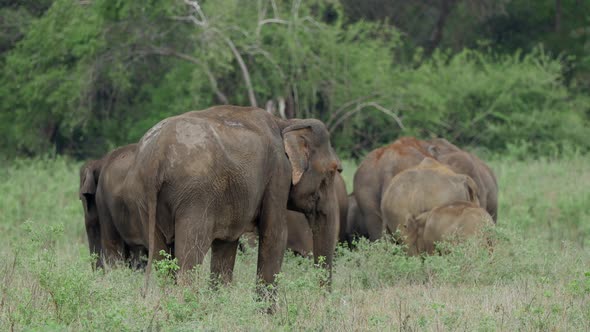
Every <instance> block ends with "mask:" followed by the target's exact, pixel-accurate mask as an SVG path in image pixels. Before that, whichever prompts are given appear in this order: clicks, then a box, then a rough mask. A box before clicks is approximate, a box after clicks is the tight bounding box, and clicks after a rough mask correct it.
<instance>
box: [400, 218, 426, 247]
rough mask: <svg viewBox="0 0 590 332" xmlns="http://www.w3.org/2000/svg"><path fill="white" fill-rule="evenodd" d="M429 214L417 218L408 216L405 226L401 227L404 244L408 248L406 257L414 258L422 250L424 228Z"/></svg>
mask: <svg viewBox="0 0 590 332" xmlns="http://www.w3.org/2000/svg"><path fill="white" fill-rule="evenodd" d="M429 213H430V211H427V212H424V213H421V214H420V215H418V216H417V217H414V216H412V215H410V214H408V215H407V216H406V222H405V224H403V225H402V227H404V228H405V234H406V237H405V239H404V243H406V245H407V246H408V255H410V256H416V255H418V254H419V253H420V252H422V251H423V250H424V241H423V236H424V226H425V225H426V220H427V218H428V214H429Z"/></svg>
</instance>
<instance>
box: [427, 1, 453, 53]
mask: <svg viewBox="0 0 590 332" xmlns="http://www.w3.org/2000/svg"><path fill="white" fill-rule="evenodd" d="M456 3H457V0H441V1H440V14H439V16H438V20H437V21H436V24H435V26H434V30H433V31H432V34H431V35H430V40H429V41H428V44H427V45H426V49H425V54H426V56H427V57H430V56H431V55H432V53H434V51H435V50H436V49H437V48H438V46H439V45H440V42H441V41H442V39H443V34H444V30H445V24H446V23H447V19H448V17H449V15H450V14H451V12H452V11H453V8H454V6H455V4H456Z"/></svg>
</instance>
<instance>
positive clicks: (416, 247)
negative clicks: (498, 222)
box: [406, 201, 494, 255]
mask: <svg viewBox="0 0 590 332" xmlns="http://www.w3.org/2000/svg"><path fill="white" fill-rule="evenodd" d="M492 225H494V222H493V220H492V216H490V214H489V213H488V212H487V211H486V210H485V209H483V208H481V207H479V206H478V205H477V204H475V203H473V202H467V201H458V202H452V203H449V204H446V205H443V206H439V207H436V208H434V209H432V210H430V211H428V212H425V213H422V214H420V215H419V216H417V217H411V216H408V220H407V222H406V228H407V231H406V233H407V234H408V236H407V237H406V244H407V245H408V253H409V254H410V255H417V254H421V253H424V252H425V253H428V254H433V253H434V252H435V244H436V243H437V242H442V241H448V240H452V239H457V240H462V239H465V238H467V237H469V236H476V235H478V234H480V233H481V232H482V230H484V229H485V227H489V226H492ZM488 244H489V241H488Z"/></svg>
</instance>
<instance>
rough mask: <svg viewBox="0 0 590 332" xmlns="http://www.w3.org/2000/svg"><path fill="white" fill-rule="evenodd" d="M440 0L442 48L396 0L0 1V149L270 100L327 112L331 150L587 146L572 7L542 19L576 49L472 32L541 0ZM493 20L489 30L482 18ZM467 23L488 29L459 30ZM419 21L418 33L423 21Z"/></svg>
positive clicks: (318, 114) (104, 134) (109, 138)
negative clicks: (380, 6)
mask: <svg viewBox="0 0 590 332" xmlns="http://www.w3.org/2000/svg"><path fill="white" fill-rule="evenodd" d="M377 2H379V1H377V0H375V1H373V2H370V3H377ZM444 2H448V4H449V5H451V6H450V7H448V8H447V9H448V10H450V11H449V13H448V20H447V19H445V22H447V23H446V24H447V25H446V27H445V29H446V30H445V31H444V35H443V38H442V39H441V43H440V45H441V47H442V49H439V51H436V50H435V49H434V48H433V49H432V50H427V52H423V51H422V48H420V47H416V45H422V46H423V45H426V46H427V48H428V47H429V46H428V45H431V46H432V43H431V42H430V41H428V40H427V39H424V38H423V39H424V40H421V41H420V40H418V41H415V42H412V41H409V40H408V38H407V35H405V34H404V33H407V32H408V31H413V30H412V29H414V28H413V26H414V24H415V23H412V22H411V20H405V21H395V20H393V21H390V20H388V19H387V18H388V17H389V16H391V15H393V16H395V15H398V14H395V13H396V11H395V10H393V11H392V10H389V9H384V10H383V12H381V13H379V14H380V15H381V16H380V15H373V14H367V13H366V12H365V9H367V8H369V7H366V6H365V5H367V4H370V3H369V2H367V4H363V6H365V7H366V8H365V7H363V6H361V7H363V8H365V9H363V8H360V7H359V8H360V9H357V10H356V11H354V10H353V11H351V10H350V8H351V7H350V6H351V4H350V3H349V1H343V2H342V3H341V2H339V1H336V0H316V1H305V2H302V1H295V0H294V1H276V0H273V1H271V0H268V1H258V2H243V1H237V0H220V1H206V2H202V3H201V2H197V1H183V0H176V1H163V0H153V1H147V2H146V1H139V0H132V1H109V0H97V1H74V0H55V1H43V2H39V3H32V2H31V3H29V2H26V3H20V4H19V5H13V6H6V7H4V8H3V9H2V10H3V11H4V13H6V16H7V17H10V20H8V21H6V22H7V25H6V27H7V29H8V30H6V31H7V32H10V31H13V32H14V33H6V34H4V35H0V43H1V44H2V45H4V46H2V47H3V48H2V51H3V52H2V53H1V54H2V57H1V59H2V62H1V65H2V68H3V71H2V75H1V76H0V130H2V132H3V133H5V137H6V139H5V140H2V143H0V149H1V150H2V151H3V152H4V153H5V154H9V155H15V154H27V155H38V154H46V153H65V154H71V155H74V156H76V157H83V156H97V155H100V154H102V153H104V152H105V151H106V150H108V149H110V148H113V147H115V146H118V145H122V144H125V143H129V142H133V141H137V140H138V139H139V138H140V137H141V136H142V135H143V133H144V132H145V131H146V130H147V129H148V128H150V127H151V126H152V125H153V124H154V123H157V122H158V121H159V120H161V119H162V118H164V117H167V116H171V115H176V114H179V113H183V112H186V111H188V110H194V109H203V108H207V107H209V106H211V105H214V104H224V103H231V104H237V105H257V106H259V107H267V106H268V107H269V109H271V110H274V112H275V113H277V114H278V113H280V112H279V110H280V107H279V105H282V104H283V102H284V105H285V109H284V115H285V116H287V117H315V118H319V119H321V120H323V121H325V122H326V123H327V124H328V126H329V127H330V130H331V132H332V137H333V140H334V143H335V144H334V145H335V146H336V148H337V149H338V150H339V151H340V153H341V154H342V156H343V157H346V156H351V157H360V156H362V155H363V154H364V153H365V151H366V150H368V149H372V148H374V147H377V146H379V145H382V144H385V143H388V142H390V141H391V140H393V139H395V138H396V137H398V136H400V135H414V134H415V135H419V136H430V135H440V136H445V137H448V138H450V139H451V140H453V141H455V142H456V143H458V144H462V145H474V146H483V147H484V148H486V149H489V150H492V151H506V149H508V148H509V146H511V144H525V143H522V142H527V141H530V140H531V139H532V140H534V142H535V144H534V146H533V147H532V148H531V149H530V152H531V153H535V154H541V155H550V154H554V153H555V152H556V151H558V152H559V151H562V150H563V149H564V147H565V146H567V147H571V146H574V147H575V148H576V149H580V150H581V151H586V150H588V147H589V144H590V143H588V142H590V140H588V139H587V135H588V134H587V130H584V127H586V126H588V122H589V120H588V119H589V116H588V114H589V110H588V106H587V105H588V96H587V95H586V94H584V93H583V91H584V90H583V87H584V86H585V84H586V83H585V82H586V81H585V79H584V77H585V76H584V75H585V74H584V71H583V70H582V69H583V67H584V66H585V65H584V64H585V63H586V62H588V61H587V60H588V59H587V56H585V54H586V53H587V52H586V53H585V51H584V50H587V48H588V45H587V44H588V43H587V39H588V38H587V34H586V32H585V31H586V30H585V28H584V27H585V26H584V23H583V21H581V19H579V17H578V16H579V15H578V16H576V15H574V16H575V18H576V20H574V21H571V20H569V18H571V17H574V16H572V15H573V12H572V10H573V9H572V8H575V5H574V4H573V3H571V1H563V4H562V6H563V15H564V16H563V20H562V22H563V24H562V26H561V28H560V29H561V30H559V31H557V32H555V33H556V34H557V35H556V36H562V35H564V34H566V33H569V32H571V31H573V32H572V33H571V34H568V36H569V35H572V36H573V37H572V38H573V39H575V41H576V43H575V45H576V47H575V48H573V46H572V47H569V46H568V45H573V44H574V42H571V43H570V42H567V43H566V42H564V43H562V44H559V43H557V41H558V40H562V39H559V38H557V37H555V38H553V37H551V38H549V37H547V38H546V41H547V42H546V44H547V46H546V47H535V45H536V44H534V43H533V41H534V40H540V41H543V40H545V39H543V38H542V37H543V36H546V34H543V32H542V31H535V34H534V35H535V36H537V37H535V38H536V39H533V41H530V42H528V41H527V43H524V42H518V40H521V41H522V40H526V38H525V37H526V36H525V35H524V34H520V35H518V36H520V37H518V38H520V39H511V40H510V42H508V41H506V42H501V43H499V44H494V43H489V42H486V41H483V42H482V43H479V44H478V43H476V42H475V41H476V39H477V38H479V37H478V36H484V37H482V38H484V39H485V38H487V39H488V40H492V41H494V40H496V39H498V40H501V41H502V40H503V39H501V38H500V37H497V38H496V37H494V36H500V35H502V34H503V33H508V31H509V30H506V29H508V28H509V27H510V25H509V24H508V23H507V24H506V25H505V27H504V28H502V25H501V24H500V23H498V24H495V25H494V24H493V22H500V21H501V20H504V21H506V20H508V22H514V21H516V20H520V21H523V22H524V21H526V20H529V21H530V22H537V21H538V22H543V24H544V25H547V24H548V23H547V22H549V21H551V20H550V17H551V15H550V14H551V10H550V9H551V8H552V7H551V6H550V5H549V4H548V2H547V1H544V2H543V3H542V4H539V5H538V6H539V8H541V7H542V8H545V9H547V10H545V9H544V10H542V11H538V12H535V15H537V16H539V18H538V19H535V18H534V17H532V16H531V17H529V16H530V15H529V14H527V13H529V12H528V11H527V10H526V8H525V7H526V6H528V5H526V6H525V5H523V2H522V1H519V0H518V1H517V0H513V1H502V2H498V3H494V5H493V6H491V5H490V6H487V5H485V4H486V3H488V2H481V3H479V4H476V2H472V1H467V0H464V1H444ZM197 3H199V4H200V6H199V5H197V6H195V4H197ZM396 3H397V2H395V1H394V2H391V4H388V6H396ZM425 3H426V4H425V5H420V6H426V7H427V8H426V7H425V8H426V11H425V13H426V14H425V15H427V16H428V17H429V19H430V20H431V22H430V23H429V24H430V25H424V26H423V27H422V29H426V28H425V27H429V26H430V27H431V28H432V29H434V28H433V27H434V26H436V24H434V23H435V21H436V18H437V17H438V16H437V15H438V14H437V13H439V14H441V12H440V11H441V10H442V9H441V8H437V7H436V6H435V2H430V1H427V2H425ZM490 3H491V2H490ZM400 6H402V4H400ZM416 6H418V5H417V4H403V6H402V7H403V8H402V9H403V10H402V12H408V13H416V8H414V7H416ZM584 6H585V5H584ZM418 7H419V6H418ZM384 8H385V7H384ZM387 8H390V7H387ZM392 8H394V7H392ZM400 8H401V7H400ZM390 9H391V8H390ZM394 9H395V8H394ZM507 11H508V12H509V13H510V15H505V13H506V12H507ZM388 13H389V14H388ZM392 13H393V14H392ZM374 14H375V13H374ZM363 15H365V16H363ZM383 15H385V16H383ZM388 15H389V16H388ZM470 15H471V16H470ZM393 16H392V17H393ZM410 16H411V15H410ZM410 16H408V17H410ZM363 17H367V18H369V19H370V21H364V20H362V18H363ZM469 17H471V18H472V19H468V18H469ZM566 18H568V20H566ZM504 21H502V22H504ZM400 22H401V23H400ZM460 22H464V23H463V25H461V24H460ZM527 22H528V21H527ZM530 22H529V23H527V24H529V25H530V24H533V23H530ZM392 23H395V24H396V25H395V26H394V25H392ZM443 23H444V22H443ZM586 23H587V22H586ZM486 24H487V25H486ZM490 24H492V25H491V27H492V28H494V29H495V30H494V29H492V28H486V29H484V27H486V26H489V25H490ZM523 24H524V23H523ZM529 25H527V26H529ZM586 25H587V24H586ZM465 26H468V27H471V28H470V30H469V29H468V30H469V31H480V30H478V29H480V27H481V29H482V30H481V31H484V32H485V33H484V32H481V33H480V34H479V35H477V34H476V35H473V36H471V35H469V36H467V35H460V34H459V32H458V31H460V30H461V31H463V30H465ZM428 29H430V28H428ZM428 29H427V30H428ZM499 29H505V30H506V32H500V30H499ZM427 30H424V31H422V32H421V33H420V34H419V35H420V36H427V35H429V34H431V33H430V32H428V31H427ZM447 30H448V31H447ZM529 30H533V29H529ZM400 31H401V32H400ZM502 31H504V30H502ZM527 31H528V30H527ZM486 36H487V37H486ZM13 37H14V38H13ZM454 37H457V38H458V39H457V40H451V38H454ZM420 38H422V37H420ZM495 38H496V39H495ZM573 39H572V40H573ZM552 41H555V43H553V42H552ZM429 43H430V44H429ZM556 45H560V46H556ZM520 46H522V49H523V50H522V51H521V50H519V48H520ZM447 47H448V49H449V50H451V51H445V49H447ZM466 47H472V48H471V49H468V48H466ZM545 49H549V50H550V51H551V52H549V51H544V50H545ZM570 49H571V52H570V53H567V52H563V55H559V56H558V54H559V52H561V51H559V50H570ZM556 50H557V51H556ZM574 56H575V57H574ZM574 65H575V66H576V67H575V68H577V69H575V70H573V69H572V68H574ZM578 69H579V70H578ZM572 70H573V71H572Z"/></svg>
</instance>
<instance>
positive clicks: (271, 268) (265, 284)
mask: <svg viewBox="0 0 590 332" xmlns="http://www.w3.org/2000/svg"><path fill="white" fill-rule="evenodd" d="M265 206H266V207H267V209H268V210H267V211H265V212H264V213H263V215H262V216H261V218H260V222H259V226H258V227H259V243H258V267H257V277H258V282H257V285H256V286H257V293H258V296H259V298H260V299H262V300H264V301H269V302H270V303H271V307H270V308H269V312H272V311H273V310H274V305H275V304H276V288H275V287H274V286H275V276H276V275H277V274H278V273H279V272H280V270H281V265H282V263H283V255H284V254H285V248H286V246H287V225H286V222H285V214H286V213H285V212H286V211H285V210H284V208H283V210H282V211H281V210H280V209H279V208H278V207H279V206H281V205H280V204H276V203H275V204H265Z"/></svg>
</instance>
